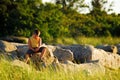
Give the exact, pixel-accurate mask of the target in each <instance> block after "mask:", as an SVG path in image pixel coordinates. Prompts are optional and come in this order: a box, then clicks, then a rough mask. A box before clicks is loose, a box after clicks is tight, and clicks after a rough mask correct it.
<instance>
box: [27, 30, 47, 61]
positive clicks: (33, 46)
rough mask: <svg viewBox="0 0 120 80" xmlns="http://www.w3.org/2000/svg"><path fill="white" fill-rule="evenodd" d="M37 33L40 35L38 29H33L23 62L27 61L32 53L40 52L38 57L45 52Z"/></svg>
mask: <svg viewBox="0 0 120 80" xmlns="http://www.w3.org/2000/svg"><path fill="white" fill-rule="evenodd" d="M39 35H40V31H39V30H34V32H33V35H32V36H31V37H30V38H29V40H28V47H29V49H28V51H27V53H26V55H25V62H26V63H28V61H29V57H31V56H32V55H33V54H35V53H37V52H41V54H40V58H42V57H43V55H44V54H45V52H46V48H45V47H41V44H42V39H41V38H40V37H39Z"/></svg>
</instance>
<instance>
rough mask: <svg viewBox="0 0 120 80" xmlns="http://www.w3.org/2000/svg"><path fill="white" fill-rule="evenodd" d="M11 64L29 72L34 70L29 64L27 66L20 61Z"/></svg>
mask: <svg viewBox="0 0 120 80" xmlns="http://www.w3.org/2000/svg"><path fill="white" fill-rule="evenodd" d="M11 64H12V65H14V66H18V67H21V68H23V69H25V70H28V71H30V70H32V69H31V67H30V66H29V65H28V64H26V63H24V62H22V61H20V60H14V61H12V62H11Z"/></svg>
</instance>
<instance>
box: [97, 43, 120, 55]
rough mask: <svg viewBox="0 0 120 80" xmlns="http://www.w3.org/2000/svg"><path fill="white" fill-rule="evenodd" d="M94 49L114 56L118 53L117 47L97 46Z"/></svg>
mask: <svg viewBox="0 0 120 80" xmlns="http://www.w3.org/2000/svg"><path fill="white" fill-rule="evenodd" d="M96 48H98V49H103V50H105V51H107V52H111V53H114V54H117V52H118V50H117V47H116V46H114V45H98V46H96Z"/></svg>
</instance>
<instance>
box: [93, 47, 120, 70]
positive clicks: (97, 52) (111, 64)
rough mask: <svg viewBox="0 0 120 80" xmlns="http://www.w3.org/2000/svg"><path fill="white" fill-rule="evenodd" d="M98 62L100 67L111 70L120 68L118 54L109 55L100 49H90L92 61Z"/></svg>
mask: <svg viewBox="0 0 120 80" xmlns="http://www.w3.org/2000/svg"><path fill="white" fill-rule="evenodd" d="M96 60H98V61H99V62H100V64H101V65H103V66H105V67H108V68H111V69H119V68H120V56H119V55H118V54H111V53H110V52H105V51H104V50H102V49H96V48H93V49H92V61H96Z"/></svg>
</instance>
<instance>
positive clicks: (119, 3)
mask: <svg viewBox="0 0 120 80" xmlns="http://www.w3.org/2000/svg"><path fill="white" fill-rule="evenodd" d="M42 1H43V3H44V2H54V0H42ZM90 2H91V0H85V3H86V4H88V5H90V4H91V3H90ZM111 2H113V6H112V9H113V11H111V12H109V14H110V13H116V14H120V0H108V5H109V4H110V3H111ZM108 5H106V7H108ZM90 7H91V6H90ZM88 12H89V9H84V10H83V11H81V13H88Z"/></svg>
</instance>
